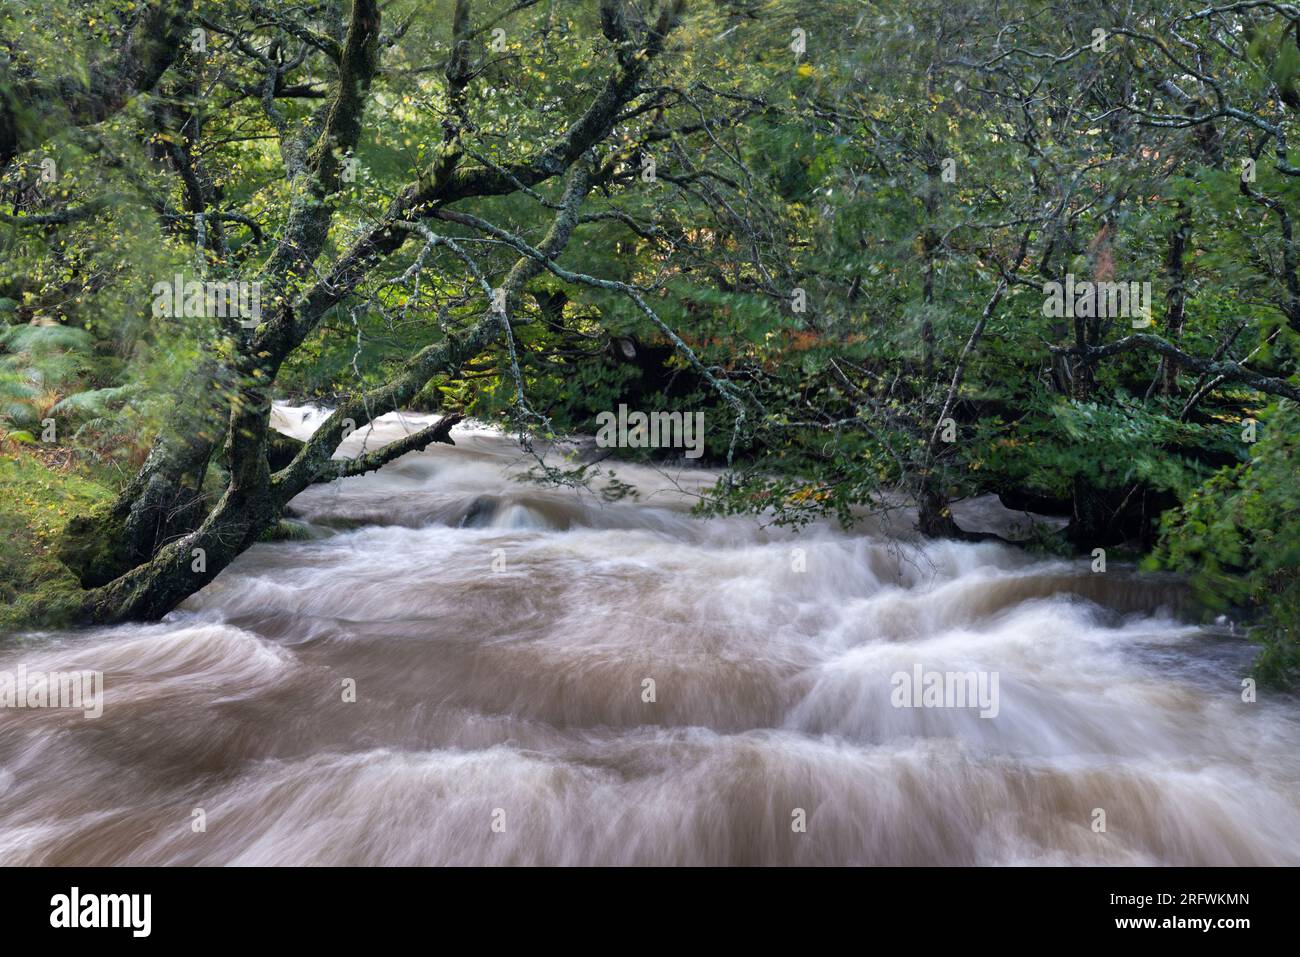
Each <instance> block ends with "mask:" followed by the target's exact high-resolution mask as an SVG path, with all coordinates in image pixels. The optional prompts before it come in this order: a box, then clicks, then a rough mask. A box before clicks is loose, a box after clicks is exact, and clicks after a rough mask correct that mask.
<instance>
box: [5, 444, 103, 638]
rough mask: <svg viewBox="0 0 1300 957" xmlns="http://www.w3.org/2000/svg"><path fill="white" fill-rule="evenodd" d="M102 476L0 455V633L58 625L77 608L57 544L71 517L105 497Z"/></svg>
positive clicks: (73, 582)
mask: <svg viewBox="0 0 1300 957" xmlns="http://www.w3.org/2000/svg"><path fill="white" fill-rule="evenodd" d="M107 478H108V476H107V475H106V474H95V473H94V472H93V471H91V470H90V469H89V468H86V467H79V466H69V465H61V466H54V465H50V464H48V463H47V462H46V461H44V460H43V459H42V458H41V457H40V455H38V454H36V453H31V452H27V451H20V452H18V453H17V454H5V455H0V500H2V501H4V503H5V507H4V509H3V510H0V536H3V541H4V548H3V549H0V605H2V606H3V607H0V635H2V634H6V633H8V632H11V631H14V630H16V629H19V628H24V627H37V626H41V625H45V626H49V625H58V624H64V623H66V622H67V621H68V620H70V619H71V617H73V616H74V615H75V614H76V611H77V610H78V609H79V608H80V607H81V604H82V600H83V598H82V596H83V592H82V590H81V587H80V584H79V583H78V581H77V578H76V576H74V575H73V574H72V573H71V572H70V571H69V570H68V568H67V567H66V566H64V564H63V563H62V562H61V561H60V560H59V557H58V554H57V543H58V542H59V540H60V538H61V536H62V533H63V531H64V529H65V527H66V526H67V524H68V523H69V522H70V521H72V520H73V518H74V517H76V516H77V515H79V514H84V513H86V512H87V511H88V510H90V509H93V508H95V507H96V506H100V505H102V504H104V503H106V502H108V501H109V500H110V499H111V497H112V495H113V489H112V488H111V487H110V485H109V482H108V481H107Z"/></svg>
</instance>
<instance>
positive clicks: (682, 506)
mask: <svg viewBox="0 0 1300 957" xmlns="http://www.w3.org/2000/svg"><path fill="white" fill-rule="evenodd" d="M308 411H309V410H304V409H292V408H284V409H280V410H278V413H277V414H278V415H279V417H280V420H281V424H282V426H283V427H284V428H285V429H286V430H289V431H294V432H296V433H297V434H299V435H305V434H307V433H308V432H310V428H311V426H312V424H313V422H314V421H316V420H318V419H319V413H315V414H314V415H312V416H310V417H306V416H308ZM305 417H306V418H305ZM427 421H429V420H428V419H425V418H421V417H418V416H417V417H409V416H408V417H406V418H405V420H404V422H405V424H403V422H402V421H401V420H400V417H389V418H387V419H385V424H384V426H383V428H381V429H380V430H379V431H380V435H379V436H370V437H368V438H366V441H367V442H369V443H370V445H371V447H373V445H374V444H375V443H376V440H377V438H382V439H383V440H387V439H388V438H391V437H392V436H395V435H400V434H401V433H402V432H403V431H404V430H405V429H411V428H417V427H419V426H421V425H423V424H424V423H426V422H427ZM453 434H454V436H455V437H456V441H457V443H458V444H457V446H456V447H455V448H448V447H439V448H436V449H434V450H432V451H430V452H427V453H423V454H420V455H413V456H408V457H406V458H404V459H402V460H400V461H399V462H397V463H395V464H394V465H392V466H390V467H389V468H387V469H385V470H383V471H382V472H380V473H376V474H371V475H369V476H366V477H364V478H360V479H354V480H347V481H345V482H342V483H336V484H334V485H331V486H325V487H319V488H314V489H312V490H310V491H309V492H307V493H305V494H304V495H303V496H301V497H300V498H299V499H298V500H296V502H295V503H294V507H295V511H296V512H298V513H299V514H300V515H301V516H302V517H303V518H304V519H305V520H306V521H307V522H308V523H309V525H310V529H311V530H312V533H313V534H314V535H316V536H317V537H315V538H313V539H311V540H306V541H296V542H284V543H277V544H268V545H259V546H258V547H256V548H254V549H252V550H251V551H249V552H248V553H246V554H245V555H244V556H242V557H241V558H240V559H239V560H238V561H237V562H236V563H235V565H233V566H232V567H231V568H229V569H227V570H226V571H225V572H224V573H223V574H222V575H221V576H220V577H219V578H218V579H217V580H216V581H215V582H214V583H213V584H212V585H211V586H209V587H208V588H206V589H205V590H204V591H203V592H201V593H200V594H198V595H197V596H195V597H194V598H192V599H191V600H190V601H188V602H187V603H186V604H185V605H184V606H183V608H182V609H180V610H179V611H177V612H176V613H174V614H173V615H172V616H170V617H169V619H168V620H166V621H164V622H162V623H160V624H155V625H145V626H141V625H129V626H122V627H116V628H111V629H97V630H83V631H78V632H74V633H64V634H54V635H36V636H28V637H27V638H25V639H24V641H23V643H22V644H21V645H20V646H18V647H15V646H13V645H10V646H7V647H6V648H5V649H4V650H3V651H0V671H3V670H9V671H13V670H14V669H16V668H17V667H18V666H19V665H20V664H23V665H25V666H26V667H27V668H28V669H29V671H30V670H41V669H43V670H47V671H48V670H71V669H79V668H84V669H93V670H98V671H102V672H104V674H105V684H106V689H107V690H106V694H105V701H104V712H103V715H102V717H99V718H97V719H91V718H86V717H84V716H83V715H82V714H81V713H80V712H73V711H66V710H48V709H47V710H43V711H41V710H21V711H20V710H7V709H0V863H2V864H36V863H43V864H115V863H139V864H438V863H485V864H526V863H543V864H595V863H602V864H615V863H637V864H651V863H656V864H706V863H733V864H760V863H796V864H832V863H834V864H941V863H943V864H1022V863H1050V864H1142V863H1163V864H1282V863H1286V864H1296V863H1300V787H1297V784H1298V783H1300V749H1298V748H1297V742H1298V741H1300V734H1297V732H1298V731H1300V707H1297V705H1296V703H1295V701H1294V700H1293V699H1285V698H1283V699H1278V698H1272V697H1270V696H1269V695H1268V694H1267V693H1261V696H1260V700H1259V701H1257V702H1255V703H1244V702H1243V701H1242V700H1241V685H1240V680H1241V678H1242V676H1243V675H1244V674H1245V670H1246V668H1247V667H1248V664H1249V660H1250V657H1251V653H1252V649H1251V646H1250V645H1249V644H1248V643H1246V642H1245V641H1243V640H1241V639H1239V638H1232V637H1230V636H1228V635H1226V634H1222V633H1219V632H1214V631H1208V630H1204V629H1200V628H1197V627H1193V626H1191V625H1188V624H1186V623H1181V622H1180V621H1178V620H1176V619H1175V617H1173V615H1172V613H1171V612H1170V611H1169V610H1168V609H1169V608H1173V607H1175V606H1176V605H1177V603H1178V601H1177V600H1178V594H1179V593H1178V590H1177V589H1176V588H1171V587H1169V586H1168V585H1167V584H1162V583H1158V582H1157V583H1154V584H1148V583H1146V582H1144V581H1140V580H1137V579H1136V578H1135V577H1134V576H1133V575H1131V574H1129V573H1126V572H1124V571H1123V570H1122V569H1119V568H1116V567H1112V568H1111V569H1110V570H1109V571H1107V572H1106V573H1105V574H1093V573H1092V572H1091V570H1090V568H1089V563H1088V562H1087V561H1080V562H1069V563H1067V562H1045V561H1042V560H1038V559H1031V558H1029V557H1027V556H1026V555H1025V554H1023V553H1020V552H1018V551H1016V550H1014V549H1011V548H1007V547H1004V546H999V545H991V544H986V545H967V544H946V543H945V544H927V545H917V544H914V543H908V542H906V541H900V540H898V539H896V538H893V537H891V536H890V535H888V534H887V532H888V530H887V529H882V528H879V527H875V528H872V529H868V530H866V531H858V532H855V533H853V534H844V533H842V532H839V531H837V530H834V529H832V528H828V527H817V528H813V529H811V530H809V531H808V532H806V533H805V534H803V535H800V536H798V537H793V536H791V535H789V534H788V533H785V532H782V531H778V530H772V529H763V528H761V527H760V525H759V523H757V522H755V521H753V520H751V519H740V518H736V519H725V520H709V521H702V520H699V519H695V518H692V517H690V516H689V515H688V514H687V509H688V507H689V505H690V501H691V499H690V496H689V493H690V491H691V490H692V489H696V488H698V487H700V486H701V485H702V484H703V483H706V482H708V481H710V480H711V479H712V477H713V476H712V475H711V474H710V473H707V472H703V471H698V470H696V471H684V472H682V473H680V475H677V476H667V477H666V476H664V475H662V474H660V473H658V472H655V471H652V470H649V469H642V468H635V467H619V468H618V472H619V477H620V478H622V479H624V480H626V481H630V482H632V483H633V484H634V485H636V486H637V487H638V489H639V490H640V493H641V494H640V497H639V499H637V500H636V501H630V502H627V501H625V502H622V503H618V504H613V505H609V504H602V503H601V502H600V501H599V499H597V498H595V497H594V496H592V495H590V494H580V493H577V492H574V491H570V490H541V489H538V488H537V487H535V486H528V485H522V484H519V483H517V482H515V481H512V480H511V479H510V477H509V473H510V472H511V471H512V470H516V471H517V470H518V469H519V467H520V466H521V465H526V464H527V463H526V462H521V460H520V456H519V452H518V449H517V447H516V446H515V445H514V444H513V443H512V442H511V441H510V440H509V439H507V438H504V437H502V436H500V435H497V434H495V433H493V432H491V431H489V430H486V429H477V430H476V429H473V428H467V427H458V428H457V430H456V431H455V432H454V433H453ZM362 438H363V437H362V436H361V435H356V436H353V437H352V439H350V440H349V443H348V444H349V446H351V447H352V448H353V450H355V448H356V447H359V445H360V444H361V441H362ZM670 479H672V480H670ZM977 504H978V503H977ZM979 509H980V510H978V511H971V512H968V513H967V514H966V515H965V516H964V519H965V520H966V521H968V522H974V521H981V520H982V521H984V522H986V523H994V524H996V523H998V522H1001V521H1003V520H1005V516H1004V515H1000V514H999V513H998V512H997V510H996V509H993V508H990V507H988V506H987V505H986V504H985V505H979ZM900 521H901V519H900ZM796 549H802V550H803V551H802V553H799V552H796V551H795V550H796ZM494 560H495V562H496V565H497V570H494V568H493V564H494ZM502 560H504V567H502V564H501V563H502ZM800 568H803V570H802V571H800V570H799V569H800ZM1162 608H1163V609H1165V610H1162ZM916 665H920V666H922V667H923V668H924V669H926V670H935V671H954V672H955V671H963V672H964V671H975V672H984V673H992V672H996V673H997V675H998V678H999V686H998V691H999V698H998V709H997V710H998V713H997V715H996V717H988V718H983V717H980V715H979V712H978V710H976V709H973V708H900V707H895V706H894V704H893V703H892V702H891V691H892V686H891V676H892V675H893V674H894V673H896V672H900V671H901V672H905V673H909V674H910V673H911V672H912V670H913V668H914V666H916ZM646 679H652V680H653V682H654V699H655V700H653V701H647V700H644V699H645V697H646V695H645V693H644V689H645V687H646V685H645V684H644V682H645V681H646ZM349 680H350V681H352V682H355V688H356V700H355V701H345V700H344V697H345V694H344V685H345V682H347V681H349ZM1095 809H1102V810H1104V812H1105V830H1104V831H1099V830H1096V829H1094V826H1093V825H1094V821H1095V820H1097V817H1096V815H1095ZM196 810H201V812H202V822H203V825H204V827H203V829H202V830H196V829H195V823H194V822H195V821H197V820H198V819H199V818H197V817H196V815H195V812H196ZM800 816H802V820H803V822H805V825H806V828H805V829H804V830H802V831H799V830H796V826H797V822H798V821H799V819H800ZM494 825H495V829H494Z"/></svg>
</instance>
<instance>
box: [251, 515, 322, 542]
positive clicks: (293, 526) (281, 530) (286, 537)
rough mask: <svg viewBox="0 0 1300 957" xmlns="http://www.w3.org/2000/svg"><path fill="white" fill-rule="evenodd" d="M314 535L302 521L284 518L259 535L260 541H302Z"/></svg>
mask: <svg viewBox="0 0 1300 957" xmlns="http://www.w3.org/2000/svg"><path fill="white" fill-rule="evenodd" d="M311 537H312V534H311V530H310V529H309V528H308V527H307V526H306V525H304V524H303V523H302V522H295V521H293V520H291V519H285V518H282V519H280V521H278V522H276V523H275V524H274V525H272V526H271V527H270V528H268V529H267V530H266V531H264V532H263V533H262V534H261V535H260V536H259V537H258V539H257V540H258V541H259V542H300V541H305V540H306V539H309V538H311Z"/></svg>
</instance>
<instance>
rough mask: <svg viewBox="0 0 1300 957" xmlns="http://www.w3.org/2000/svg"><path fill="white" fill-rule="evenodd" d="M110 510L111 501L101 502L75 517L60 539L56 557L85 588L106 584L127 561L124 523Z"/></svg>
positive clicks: (69, 522)
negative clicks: (124, 553) (124, 552)
mask: <svg viewBox="0 0 1300 957" xmlns="http://www.w3.org/2000/svg"><path fill="white" fill-rule="evenodd" d="M111 508H112V503H111V502H101V503H100V504H98V505H96V506H94V507H93V508H92V509H90V511H89V512H87V513H86V514H85V515H77V516H74V517H73V518H71V519H70V520H69V521H68V523H67V526H66V527H65V528H64V530H63V534H62V535H61V536H60V540H59V544H58V550H57V557H58V559H59V561H61V562H62V563H63V564H64V565H65V566H66V567H67V568H69V569H71V570H72V572H73V574H74V575H76V576H77V578H79V579H80V580H81V584H82V585H83V586H84V587H86V588H96V587H98V586H100V585H106V584H108V583H109V582H110V581H112V580H113V579H114V578H116V577H117V573H118V570H119V569H120V568H121V567H122V566H123V564H124V563H125V562H126V556H125V555H123V554H122V552H123V550H124V547H125V541H126V531H125V527H124V523H123V520H122V519H120V518H117V517H115V516H114V515H113V514H112V513H111V511H110V509H111Z"/></svg>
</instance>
